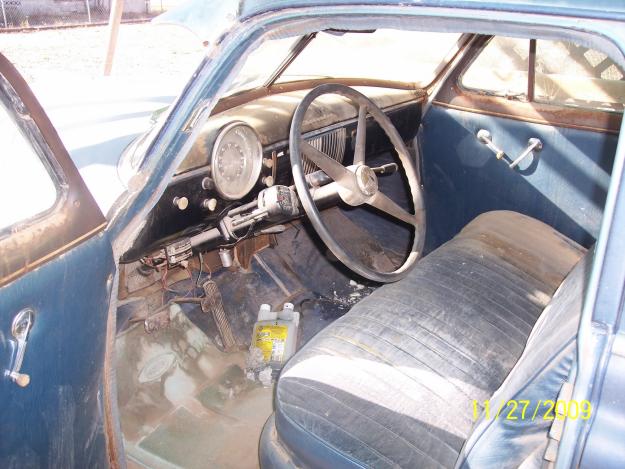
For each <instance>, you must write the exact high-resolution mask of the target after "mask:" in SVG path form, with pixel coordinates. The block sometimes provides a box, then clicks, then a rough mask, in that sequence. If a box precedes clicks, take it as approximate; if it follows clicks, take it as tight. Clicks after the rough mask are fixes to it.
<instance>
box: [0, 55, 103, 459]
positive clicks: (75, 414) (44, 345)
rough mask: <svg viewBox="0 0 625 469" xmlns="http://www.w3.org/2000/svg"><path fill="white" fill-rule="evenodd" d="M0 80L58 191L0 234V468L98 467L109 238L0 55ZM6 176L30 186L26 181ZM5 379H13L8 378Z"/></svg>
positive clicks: (44, 121) (45, 122)
mask: <svg viewBox="0 0 625 469" xmlns="http://www.w3.org/2000/svg"><path fill="white" fill-rule="evenodd" d="M0 73H2V77H3V80H6V82H8V83H9V84H10V87H11V90H10V94H8V96H9V99H10V102H11V103H12V106H13V107H9V106H7V108H8V109H9V112H11V113H12V115H13V116H14V119H15V121H16V122H17V123H18V126H20V128H21V130H22V134H23V135H24V136H27V141H28V142H30V144H31V145H32V147H33V150H34V151H35V153H36V154H37V155H39V156H40V158H41V159H42V161H43V162H46V164H47V165H49V167H50V168H52V169H51V170H50V171H51V172H52V173H54V175H55V178H53V179H54V180H55V182H56V185H57V193H58V194H60V195H59V196H58V197H57V202H56V203H55V205H54V206H53V207H52V208H51V209H50V210H48V211H46V212H44V213H42V214H39V215H36V216H35V217H32V218H27V219H25V220H21V221H20V222H18V223H17V224H15V225H13V226H11V227H9V229H8V230H3V232H2V233H0V259H1V260H2V263H1V264H0V306H1V308H0V361H1V363H2V364H1V365H0V366H1V367H2V379H1V380H0V401H1V402H2V404H3V412H2V419H0V433H1V434H2V438H0V466H2V467H9V468H11V467H73V466H78V467H98V466H103V465H105V464H106V462H107V451H106V438H105V435H104V431H103V428H104V426H103V421H104V412H103V408H102V370H103V364H104V351H105V346H106V340H105V333H104V332H105V330H106V321H107V313H108V307H109V303H110V292H111V288H112V280H113V272H114V270H115V264H114V262H113V256H112V246H111V242H110V238H109V236H108V234H107V233H106V232H105V231H104V229H105V225H106V223H105V219H104V217H103V215H102V213H101V212H100V210H99V209H98V206H97V204H96V202H95V200H94V199H93V197H92V196H91V194H90V193H89V191H88V189H87V188H86V186H85V184H84V182H83V181H82V179H81V177H80V174H79V173H78V170H77V169H76V167H75V166H74V164H73V162H72V160H71V159H70V157H69V155H68V153H67V151H66V149H65V148H64V147H63V144H62V142H61V140H60V138H59V136H58V134H57V132H56V131H55V129H54V128H53V127H52V124H51V123H50V121H49V119H48V118H47V115H46V114H45V112H44V111H43V109H42V108H41V107H40V105H39V103H38V101H37V100H36V99H35V97H34V95H33V94H32V92H31V91H30V89H29V87H28V86H27V85H26V83H25V82H24V81H23V79H22V78H21V76H20V75H19V73H18V72H17V70H16V69H15V68H14V67H13V66H12V65H11V64H10V63H9V62H8V61H7V60H6V58H4V57H3V56H1V55H0ZM5 89H7V90H8V88H3V91H2V92H3V93H4V92H5ZM7 93H8V92H7ZM3 102H4V103H5V104H6V103H7V102H8V101H7V99H6V98H5V97H3ZM26 128H28V132H25V130H24V129H26ZM8 156H14V157H17V156H18V155H5V157H8ZM10 176H11V177H14V178H17V179H18V181H20V182H22V183H23V184H25V185H28V184H29V183H30V182H31V181H30V179H29V175H28V174H22V173H19V172H18V173H17V174H11V175H10ZM51 179H52V178H51ZM36 190H37V188H36V187H35V188H33V193H35V194H36ZM5 202H7V203H19V201H5ZM25 310H29V311H31V314H32V317H33V320H32V321H31V325H32V327H31V329H30V331H28V333H27V336H26V339H27V341H26V344H25V348H22V350H23V355H22V356H23V362H21V365H20V360H19V358H18V357H19V356H20V355H19V351H20V347H19V341H18V340H17V337H16V336H15V334H14V332H13V323H14V321H15V319H16V318H18V317H19V315H20V313H22V312H23V311H25ZM18 366H19V369H18ZM9 372H14V373H20V374H21V375H14V378H15V380H12V379H10V376H9V374H8V373H9Z"/></svg>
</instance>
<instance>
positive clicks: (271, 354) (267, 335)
mask: <svg viewBox="0 0 625 469" xmlns="http://www.w3.org/2000/svg"><path fill="white" fill-rule="evenodd" d="M287 334H288V327H287V326H278V325H271V326H269V325H261V326H256V330H255V331H254V345H255V346H256V348H259V349H261V350H262V352H263V358H264V359H265V361H266V362H268V361H275V362H281V361H282V357H283V356H284V348H285V347H286V337H287Z"/></svg>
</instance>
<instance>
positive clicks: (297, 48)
mask: <svg viewBox="0 0 625 469" xmlns="http://www.w3.org/2000/svg"><path fill="white" fill-rule="evenodd" d="M316 35H317V33H310V34H305V35H304V36H302V37H301V38H299V40H298V41H297V42H296V43H295V44H293V46H292V47H291V50H289V54H288V55H287V56H286V57H285V59H284V60H283V61H282V63H281V64H280V65H279V66H278V68H277V69H276V70H275V71H274V72H273V73H272V74H271V76H270V77H269V78H268V79H267V81H266V82H265V83H264V84H263V86H264V87H265V88H269V87H270V86H271V85H273V84H274V83H275V82H276V80H277V79H278V78H280V75H282V74H283V73H284V71H285V70H286V69H287V68H288V67H289V65H291V64H292V63H293V61H294V60H295V59H296V58H297V56H298V55H300V54H301V53H302V51H303V50H304V49H305V48H306V46H307V45H308V44H310V41H312V40H313V39H314V38H315V36H316Z"/></svg>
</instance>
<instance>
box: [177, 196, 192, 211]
mask: <svg viewBox="0 0 625 469" xmlns="http://www.w3.org/2000/svg"><path fill="white" fill-rule="evenodd" d="M174 206H175V207H177V208H178V210H186V209H187V207H188V206H189V199H187V198H186V197H174Z"/></svg>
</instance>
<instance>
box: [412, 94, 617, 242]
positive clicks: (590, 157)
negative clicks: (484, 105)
mask: <svg viewBox="0 0 625 469" xmlns="http://www.w3.org/2000/svg"><path fill="white" fill-rule="evenodd" d="M480 129H486V130H488V131H490V133H491V135H492V138H493V141H494V143H495V144H496V145H497V146H498V147H500V148H501V149H502V150H503V151H505V152H506V154H507V155H509V156H510V157H511V158H513V157H515V156H517V155H520V154H521V153H522V151H523V150H524V149H525V148H526V147H527V142H528V139H529V138H539V139H540V140H541V141H542V143H543V149H542V151H541V152H539V153H538V154H537V157H536V158H535V159H533V158H532V156H530V157H528V158H527V161H525V162H524V163H522V164H521V165H520V168H518V169H510V168H509V167H508V165H507V164H506V163H505V162H504V161H500V160H498V159H497V158H496V157H495V154H494V153H493V152H492V151H491V150H489V149H488V148H487V147H486V146H485V145H484V144H482V143H480V142H479V141H478V139H477V137H476V134H477V132H478V131H479V130H480ZM422 131H423V134H422V145H423V153H424V167H423V173H424V182H425V186H426V189H427V214H428V225H427V226H428V246H438V245H440V244H441V243H443V242H445V241H447V240H448V239H450V238H451V237H452V236H453V235H454V234H455V233H457V232H458V231H459V230H460V229H461V228H462V227H463V226H464V225H466V224H467V223H468V222H469V221H470V220H471V219H473V218H474V217H475V216H477V215H479V214H480V213H483V212H486V211H489V210H515V211H518V212H521V213H525V214H527V215H530V216H532V217H535V218H537V219H539V220H542V221H544V222H545V223H548V224H550V225H552V226H553V227H555V228H556V229H557V230H558V231H560V232H562V233H564V234H565V235H567V236H569V237H570V238H571V239H573V240H575V241H577V242H578V243H580V244H582V245H584V246H587V247H588V246H589V245H591V244H592V243H593V242H594V240H595V239H596V236H597V234H598V232H599V227H600V223H601V216H602V211H603V206H604V203H605V199H606V194H607V188H608V184H609V179H610V172H611V168H612V163H613V160H614V154H615V151H616V143H617V140H618V137H617V136H616V135H613V134H610V133H602V132H594V131H587V130H580V129H573V128H564V127H553V126H549V125H543V124H535V123H529V122H525V121H522V120H516V119H512V118H505V117H495V116H491V115H486V114H480V113H473V112H467V111H459V110H455V109H449V108H447V107H443V106H440V105H436V104H435V105H434V106H432V108H431V109H430V110H429V112H428V114H427V115H426V117H425V119H424V123H423V130H422Z"/></svg>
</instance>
